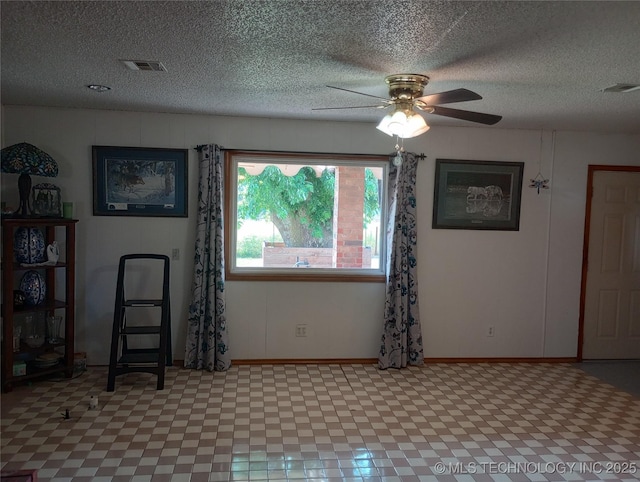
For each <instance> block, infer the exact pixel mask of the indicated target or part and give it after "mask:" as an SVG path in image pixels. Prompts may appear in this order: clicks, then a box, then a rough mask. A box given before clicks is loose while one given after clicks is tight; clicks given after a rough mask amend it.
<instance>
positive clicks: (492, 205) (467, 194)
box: [432, 159, 524, 231]
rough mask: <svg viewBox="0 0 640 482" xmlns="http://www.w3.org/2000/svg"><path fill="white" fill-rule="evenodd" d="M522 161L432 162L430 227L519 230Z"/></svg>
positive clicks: (445, 160)
mask: <svg viewBox="0 0 640 482" xmlns="http://www.w3.org/2000/svg"><path fill="white" fill-rule="evenodd" d="M523 171H524V163H523V162H495V161H465V160H453V159H436V173H435V190H434V198H433V220H432V227H433V228H435V229H494V230H503V231H518V230H519V229H520V198H521V194H522V175H523Z"/></svg>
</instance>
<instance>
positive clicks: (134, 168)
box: [92, 146, 188, 217]
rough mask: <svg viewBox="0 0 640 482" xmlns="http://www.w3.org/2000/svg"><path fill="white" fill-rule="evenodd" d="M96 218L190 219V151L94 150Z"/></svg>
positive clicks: (140, 148) (102, 147) (103, 148)
mask: <svg viewBox="0 0 640 482" xmlns="http://www.w3.org/2000/svg"><path fill="white" fill-rule="evenodd" d="M92 157H93V214H94V216H166V217H187V216H188V212H187V210H188V204H187V161H188V150H187V149H165V148H156V147H114V146H92Z"/></svg>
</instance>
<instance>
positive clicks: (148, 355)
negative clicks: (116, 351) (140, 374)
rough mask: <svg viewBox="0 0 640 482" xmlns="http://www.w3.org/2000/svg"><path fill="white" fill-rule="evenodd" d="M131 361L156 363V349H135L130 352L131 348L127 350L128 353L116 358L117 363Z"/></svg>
mask: <svg viewBox="0 0 640 482" xmlns="http://www.w3.org/2000/svg"><path fill="white" fill-rule="evenodd" d="M132 363H133V364H135V363H154V364H156V365H157V364H158V350H153V351H151V350H150V351H149V352H142V351H140V352H138V351H136V352H134V353H131V350H129V352H128V353H125V354H123V355H122V356H121V357H120V359H119V360H118V364H120V365H128V364H132Z"/></svg>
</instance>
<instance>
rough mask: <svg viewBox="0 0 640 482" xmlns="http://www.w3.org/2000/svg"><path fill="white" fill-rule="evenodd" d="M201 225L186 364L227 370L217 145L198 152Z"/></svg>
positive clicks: (220, 166)
mask: <svg viewBox="0 0 640 482" xmlns="http://www.w3.org/2000/svg"><path fill="white" fill-rule="evenodd" d="M198 161H199V166H200V181H199V186H198V224H197V230H196V254H195V267H194V274H193V276H194V278H193V286H192V289H191V305H190V306H189V319H188V321H187V323H188V326H187V346H186V349H185V356H184V366H185V367H186V368H195V369H198V370H202V369H206V370H209V371H213V370H217V371H223V370H227V369H228V368H229V367H230V366H231V358H230V356H229V340H228V332H227V322H226V319H225V297H224V241H223V217H222V209H223V192H224V191H223V185H222V180H223V158H222V154H221V151H220V147H219V146H217V145H215V144H210V145H206V146H203V147H202V148H201V149H200V151H199V160H198Z"/></svg>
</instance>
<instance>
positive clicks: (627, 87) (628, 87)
mask: <svg viewBox="0 0 640 482" xmlns="http://www.w3.org/2000/svg"><path fill="white" fill-rule="evenodd" d="M638 89H640V84H615V85H612V86H611V87H607V88H605V89H602V92H623V93H624V92H632V91H634V90H638Z"/></svg>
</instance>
